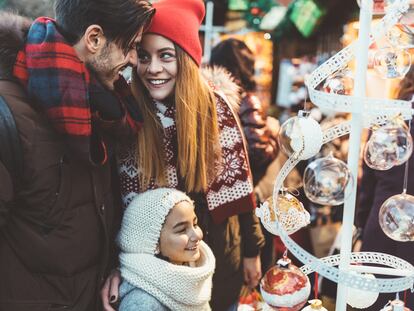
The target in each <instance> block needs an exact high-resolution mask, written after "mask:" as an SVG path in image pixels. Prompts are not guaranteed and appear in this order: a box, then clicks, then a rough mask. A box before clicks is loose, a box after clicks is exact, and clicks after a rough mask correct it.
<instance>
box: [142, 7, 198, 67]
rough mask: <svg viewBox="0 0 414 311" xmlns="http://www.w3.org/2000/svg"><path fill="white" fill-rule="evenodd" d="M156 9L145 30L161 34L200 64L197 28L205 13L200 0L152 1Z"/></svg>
mask: <svg viewBox="0 0 414 311" xmlns="http://www.w3.org/2000/svg"><path fill="white" fill-rule="evenodd" d="M153 7H154V8H155V9H156V11H155V15H154V17H153V19H152V22H151V25H150V26H149V28H148V29H147V30H146V31H145V32H146V33H154V34H158V35H161V36H163V37H165V38H167V39H169V40H171V41H173V42H174V43H176V44H177V45H178V46H180V47H181V48H182V49H183V50H184V51H186V52H187V54H188V55H190V56H191V58H192V59H193V60H194V61H195V62H196V63H197V65H198V66H200V64H201V56H202V49H201V43H200V38H199V36H198V30H199V28H200V25H201V22H202V21H203V18H204V15H205V7H204V2H203V1H202V0H161V1H157V2H154V3H153Z"/></svg>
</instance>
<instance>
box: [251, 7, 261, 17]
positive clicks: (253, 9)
mask: <svg viewBox="0 0 414 311" xmlns="http://www.w3.org/2000/svg"><path fill="white" fill-rule="evenodd" d="M260 12H261V10H260V9H259V8H258V7H253V8H251V9H250V13H251V14H252V15H259V14H260Z"/></svg>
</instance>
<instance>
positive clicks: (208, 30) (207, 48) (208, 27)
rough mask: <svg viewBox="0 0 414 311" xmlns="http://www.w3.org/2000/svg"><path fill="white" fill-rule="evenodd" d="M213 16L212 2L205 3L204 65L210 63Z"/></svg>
mask: <svg viewBox="0 0 414 311" xmlns="http://www.w3.org/2000/svg"><path fill="white" fill-rule="evenodd" d="M213 14H214V2H213V1H207V3H206V24H205V30H204V56H203V61H204V63H208V62H209V61H210V56H211V48H212V46H211V45H212V42H211V41H212V39H213V31H214V29H213Z"/></svg>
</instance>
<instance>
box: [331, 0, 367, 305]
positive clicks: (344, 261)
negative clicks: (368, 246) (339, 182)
mask: <svg viewBox="0 0 414 311" xmlns="http://www.w3.org/2000/svg"><path fill="white" fill-rule="evenodd" d="M372 7H373V1H372V0H362V1H361V10H360V14H359V36H358V45H357V50H356V73H355V83H354V85H355V90H354V96H356V97H365V96H366V74H367V64H368V48H369V33H370V28H371V20H372ZM362 110H363V107H362V105H358V104H357V107H355V110H354V111H355V112H354V113H352V120H351V133H350V137H349V150H348V167H349V169H350V171H351V173H352V175H353V176H354V184H353V185H348V187H347V188H346V191H345V197H346V198H347V199H346V200H345V204H344V216H343V219H342V226H343V228H342V230H343V231H342V238H341V260H340V263H339V270H340V271H339V282H338V291H337V295H336V311H345V310H346V296H347V287H346V286H344V285H343V284H340V282H341V271H347V270H348V269H349V264H350V257H351V248H352V228H353V223H354V214H355V202H356V190H357V178H358V162H359V152H360V144H361V134H362Z"/></svg>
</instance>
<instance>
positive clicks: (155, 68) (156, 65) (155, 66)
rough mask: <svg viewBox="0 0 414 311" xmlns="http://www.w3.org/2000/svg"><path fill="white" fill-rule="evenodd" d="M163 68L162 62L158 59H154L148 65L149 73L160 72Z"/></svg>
mask: <svg viewBox="0 0 414 311" xmlns="http://www.w3.org/2000/svg"><path fill="white" fill-rule="evenodd" d="M162 69H163V67H162V64H161V63H160V62H159V61H158V60H155V59H153V60H151V62H150V64H149V65H148V68H147V71H148V72H149V73H159V72H161V71H162Z"/></svg>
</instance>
